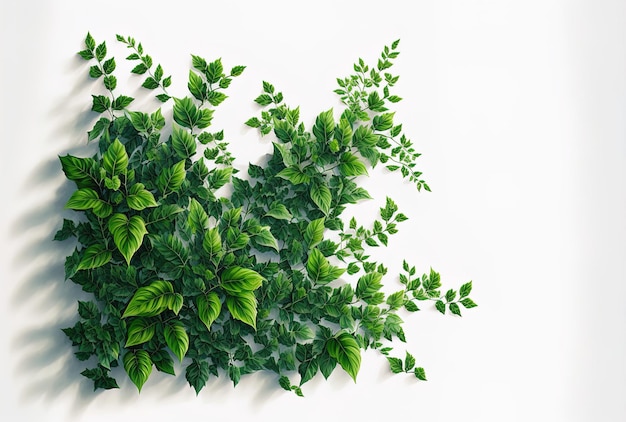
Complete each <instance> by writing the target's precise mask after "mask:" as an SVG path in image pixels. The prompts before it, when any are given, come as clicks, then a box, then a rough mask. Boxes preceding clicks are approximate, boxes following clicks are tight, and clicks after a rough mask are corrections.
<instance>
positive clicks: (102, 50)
mask: <svg viewBox="0 0 626 422" xmlns="http://www.w3.org/2000/svg"><path fill="white" fill-rule="evenodd" d="M106 55H107V45H106V43H105V42H102V43H101V44H100V45H98V46H97V47H96V60H98V61H99V62H101V61H102V60H104V57H105V56H106Z"/></svg>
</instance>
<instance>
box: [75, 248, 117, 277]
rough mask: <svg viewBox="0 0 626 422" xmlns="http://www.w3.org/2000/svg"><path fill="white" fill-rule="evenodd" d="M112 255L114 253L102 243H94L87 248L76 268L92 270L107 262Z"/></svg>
mask: <svg viewBox="0 0 626 422" xmlns="http://www.w3.org/2000/svg"><path fill="white" fill-rule="evenodd" d="M111 257H112V253H111V251H109V250H106V249H105V247H104V246H102V245H92V246H90V247H88V248H87V249H85V252H83V254H82V259H81V260H80V262H79V263H78V267H76V270H77V271H78V270H90V269H93V268H98V267H101V266H103V265H105V264H107V263H108V262H109V261H110V260H111Z"/></svg>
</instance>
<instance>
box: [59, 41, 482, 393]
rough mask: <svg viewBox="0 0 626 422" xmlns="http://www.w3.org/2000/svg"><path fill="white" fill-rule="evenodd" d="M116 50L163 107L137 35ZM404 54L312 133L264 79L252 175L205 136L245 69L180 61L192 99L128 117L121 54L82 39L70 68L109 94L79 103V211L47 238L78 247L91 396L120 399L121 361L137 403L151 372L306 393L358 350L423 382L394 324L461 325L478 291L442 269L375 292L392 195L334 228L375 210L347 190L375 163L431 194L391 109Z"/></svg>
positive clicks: (160, 72)
mask: <svg viewBox="0 0 626 422" xmlns="http://www.w3.org/2000/svg"><path fill="white" fill-rule="evenodd" d="M116 39H117V41H118V42H119V43H121V44H122V45H123V46H125V48H126V49H128V50H130V51H128V52H127V53H126V54H125V57H126V59H127V60H129V61H131V62H132V66H131V71H130V72H131V74H132V75H133V76H132V78H131V80H134V79H137V80H136V81H135V83H136V85H137V86H141V87H142V88H145V89H146V90H155V93H154V94H151V95H155V96H156V98H157V99H158V100H159V101H160V102H162V103H167V102H168V101H169V99H170V98H172V97H171V95H170V94H169V93H168V91H167V89H168V88H169V87H170V85H171V84H172V77H171V76H166V74H165V71H164V67H163V66H162V65H161V64H160V63H158V62H157V60H156V59H153V57H152V56H151V55H150V54H148V52H147V51H146V50H145V49H144V46H143V45H142V44H141V43H140V42H138V41H137V40H135V39H134V38H133V37H130V36H121V35H117V36H116ZM397 46H398V42H397V41H396V42H394V43H392V44H391V45H390V46H386V47H385V48H384V49H383V51H382V53H381V55H380V57H379V59H378V60H377V61H375V62H374V63H373V64H372V65H369V64H367V63H365V61H364V60H362V59H359V60H358V62H357V63H355V64H354V67H353V69H354V73H353V74H352V75H350V76H348V77H345V78H338V79H337V83H338V85H339V88H338V89H336V90H335V92H336V93H337V94H338V95H339V98H340V100H341V102H342V107H341V110H338V109H337V108H335V110H333V109H328V110H326V111H323V112H321V113H319V114H318V115H317V116H316V117H315V118H314V119H313V121H312V122H306V121H301V120H300V108H299V107H290V106H288V105H287V104H285V103H284V102H283V100H284V97H283V93H282V92H280V91H279V90H278V89H277V86H275V85H274V84H272V83H270V82H268V81H263V82H262V84H261V89H262V90H261V92H260V93H257V94H256V97H255V96H253V97H251V98H254V100H253V101H254V102H255V103H256V104H257V105H258V106H259V107H260V108H261V110H260V112H259V114H257V116H254V117H250V118H248V119H247V120H246V121H245V124H246V125H247V126H249V127H252V128H256V129H257V130H258V131H259V134H260V135H261V136H268V137H270V138H272V139H270V142H271V146H272V147H273V150H272V153H271V154H269V155H268V156H267V157H266V158H264V159H263V160H261V161H260V163H258V164H249V166H248V169H247V170H248V171H247V175H246V174H245V173H246V172H245V171H244V172H239V168H235V167H234V166H233V161H234V159H235V157H234V156H233V155H232V153H231V152H230V150H229V144H228V142H229V141H228V139H229V136H228V134H225V132H224V131H223V130H219V129H218V130H213V129H212V128H210V126H211V125H212V123H213V115H214V113H215V111H216V108H218V107H219V106H221V104H222V103H223V102H224V101H227V99H228V95H227V93H226V90H227V89H230V86H231V84H232V82H233V80H234V79H235V78H236V77H237V76H239V75H241V74H242V73H243V71H244V69H245V66H240V65H239V66H232V67H225V65H224V63H222V60H221V59H216V60H212V61H211V60H206V59H204V58H202V57H200V56H198V55H191V58H190V61H191V67H192V68H191V69H190V71H189V74H188V78H187V80H186V81H183V82H182V83H183V85H184V84H185V83H186V85H187V89H188V91H189V96H184V95H183V96H181V97H176V98H174V99H173V101H172V102H169V104H171V106H170V107H171V108H167V107H166V105H168V104H162V106H163V109H161V108H158V107H154V105H153V104H152V105H147V106H142V107H138V108H141V109H134V105H135V104H136V103H135V99H134V98H133V97H130V96H127V95H120V94H119V93H118V92H117V90H118V88H119V87H118V82H119V85H121V84H122V81H124V82H126V78H119V81H118V77H117V76H116V72H117V71H118V66H117V64H118V63H119V62H118V61H116V58H115V57H113V56H112V55H111V54H110V53H111V52H113V51H114V48H110V47H112V46H111V45H109V46H107V44H106V43H105V42H97V41H96V40H95V39H94V38H93V37H92V36H91V34H87V36H86V38H85V45H84V48H83V49H82V50H81V51H79V52H78V54H79V56H80V57H81V58H82V59H84V60H85V61H87V62H88V63H87V64H86V67H85V72H86V73H88V74H89V76H90V77H91V78H92V79H93V81H94V83H98V84H101V85H102V86H103V88H104V91H102V90H101V91H100V92H99V94H98V95H92V98H91V100H90V101H91V109H92V111H94V112H96V113H100V114H101V115H100V116H97V117H96V122H95V124H94V126H93V127H92V128H91V130H90V131H89V132H88V133H87V141H88V142H92V146H93V149H92V150H91V153H90V154H91V155H89V156H86V157H77V156H74V155H69V154H67V155H62V156H59V160H60V163H61V168H62V170H63V172H64V174H65V175H66V177H67V178H68V180H70V181H72V182H73V185H75V190H74V191H72V193H71V194H70V195H69V199H67V203H66V208H67V209H71V210H74V211H77V212H79V213H82V214H83V215H82V217H81V218H78V219H76V220H74V219H71V218H65V219H63V225H62V227H61V228H60V230H59V231H58V232H57V233H56V234H55V236H54V239H55V240H58V241H66V240H70V239H73V240H74V241H75V242H76V243H77V247H76V248H74V250H73V252H72V253H71V254H70V255H69V256H68V257H67V259H66V261H65V276H66V278H67V279H70V280H72V281H73V282H74V283H76V284H78V285H79V286H81V288H82V289H83V290H84V292H85V293H86V294H89V295H93V300H89V301H79V302H78V316H79V320H78V322H77V323H76V324H75V325H74V326H73V327H69V328H65V329H63V331H64V333H65V334H66V336H67V337H68V339H69V340H70V341H71V343H72V345H73V346H74V347H75V354H76V357H77V358H78V359H79V360H80V361H86V362H93V364H94V365H95V366H94V367H91V368H87V369H85V370H84V371H82V372H81V373H82V374H83V375H84V376H85V377H87V378H89V379H90V380H92V381H93V383H94V388H104V389H110V388H118V384H117V382H116V380H115V379H114V378H112V377H111V376H110V373H111V368H113V367H115V366H116V365H119V364H120V360H121V363H122V365H123V368H124V370H125V372H126V373H127V375H128V377H129V378H130V379H131V381H132V382H133V383H134V384H135V386H136V387H137V389H138V390H139V391H141V389H142V388H143V386H144V384H145V383H146V382H147V380H148V379H149V377H150V374H151V371H152V368H153V367H154V368H156V369H157V370H158V371H161V372H164V373H167V374H171V375H175V371H174V359H177V360H178V361H180V362H181V364H182V367H183V368H184V370H185V378H186V380H187V382H188V383H189V385H190V386H191V387H192V388H193V389H194V390H195V391H196V394H198V393H199V392H200V391H201V390H202V388H204V387H205V385H206V384H207V382H209V378H210V376H214V377H218V376H227V377H228V378H229V379H230V380H231V381H232V383H233V385H234V386H236V385H237V384H238V383H239V382H240V381H241V380H242V379H243V378H244V377H245V376H246V375H247V374H250V373H253V372H256V371H270V372H273V373H274V374H275V378H276V379H277V382H278V385H279V386H280V387H282V388H283V389H285V390H288V391H291V392H293V393H295V394H296V395H298V396H302V395H304V392H303V385H304V384H305V383H307V382H308V381H310V380H311V379H313V378H314V377H316V376H319V375H318V374H319V373H321V374H322V375H321V376H323V377H324V378H327V379H328V378H329V377H330V376H331V375H332V373H333V372H334V370H335V369H336V368H338V367H340V368H342V369H343V370H344V371H345V372H346V373H347V374H348V375H349V376H350V377H351V378H352V379H353V380H355V381H356V378H357V375H358V372H359V370H360V366H361V351H362V350H367V349H374V350H378V351H379V352H380V353H381V354H382V355H383V356H385V357H386V358H387V360H388V362H389V365H390V370H391V371H392V372H396V373H410V374H412V376H414V377H415V378H417V379H419V380H426V374H425V371H424V369H423V368H422V367H419V366H417V362H416V359H415V358H414V357H413V355H412V354H410V353H409V352H408V351H407V352H405V355H403V356H402V357H394V356H392V355H391V352H392V351H393V345H394V344H395V342H396V341H397V340H399V341H401V342H406V341H407V339H406V338H405V333H404V330H403V323H404V322H403V317H402V318H401V314H403V313H406V314H408V313H415V312H417V311H419V310H420V309H421V308H423V306H422V304H423V303H430V304H432V306H434V308H435V309H437V310H439V311H440V312H441V313H449V314H453V315H457V316H460V315H461V313H462V311H463V310H465V309H471V308H473V307H475V306H476V303H475V302H474V301H473V300H472V299H471V298H470V297H469V295H470V293H471V292H472V282H468V283H466V284H463V285H462V286H461V287H460V288H459V289H458V290H455V289H450V288H446V289H444V288H443V287H442V282H441V277H440V275H439V273H437V272H436V271H434V270H432V269H431V270H430V271H429V272H427V273H426V274H423V275H418V273H417V268H416V267H415V266H411V265H409V264H408V263H407V262H406V261H404V262H403V265H402V270H403V272H402V273H401V274H400V275H399V277H397V281H399V287H393V288H390V289H389V288H386V286H385V285H384V283H383V282H384V281H385V282H386V281H387V280H388V279H389V280H392V281H393V280H394V279H396V277H394V275H393V274H391V273H392V271H391V269H390V268H388V267H387V263H385V262H379V261H376V260H375V259H376V258H375V255H376V254H375V253H374V252H375V249H376V248H380V247H386V246H388V245H391V244H392V236H393V235H394V234H396V233H397V232H398V225H399V224H400V223H402V222H404V221H406V220H407V216H406V215H405V214H403V213H401V212H399V209H398V205H397V204H396V203H395V202H394V201H393V200H392V199H391V198H389V197H388V198H386V200H385V201H384V204H383V206H382V207H381V208H379V216H378V217H376V218H375V219H374V220H373V221H370V222H365V223H362V224H360V223H359V222H357V221H356V219H355V218H346V217H345V215H344V212H346V211H347V210H348V209H349V208H348V207H347V206H348V204H356V206H357V207H361V206H373V207H378V206H380V205H373V204H374V203H373V202H367V203H365V202H363V201H364V200H370V201H378V200H377V199H376V198H372V197H371V196H370V194H369V193H368V192H367V191H366V190H365V189H363V188H362V187H360V186H359V185H358V183H359V181H360V180H361V179H362V177H366V176H368V174H369V173H370V171H369V170H370V169H371V168H373V167H374V166H376V165H378V164H379V163H381V164H382V165H383V166H384V167H385V168H386V169H387V170H389V171H390V172H398V173H399V174H400V175H401V176H402V177H403V178H406V179H408V180H409V181H410V182H412V183H413V184H414V185H415V186H416V187H417V189H418V190H420V189H422V188H424V189H425V190H429V189H430V188H429V187H428V185H427V184H426V183H425V182H424V181H423V180H422V178H421V172H419V171H418V170H417V169H416V159H417V158H418V157H419V155H420V154H419V153H418V152H417V151H416V150H415V147H414V145H413V143H412V142H411V141H410V140H409V139H408V137H407V136H406V135H405V134H404V133H403V126H402V124H401V123H400V122H397V121H396V119H395V114H394V113H395V112H394V111H393V110H390V108H391V107H392V106H393V104H395V103H397V102H398V101H400V100H401V98H400V97H399V96H397V95H394V93H393V92H392V90H393V88H394V86H395V84H396V82H397V81H398V76H397V75H393V74H392V73H389V72H390V70H389V69H390V68H391V67H392V66H393V63H394V60H395V58H397V56H398V54H399V53H398V51H397ZM229 68H230V72H229V71H228V70H227V69H229ZM140 91H141V90H140ZM103 92H106V94H102V93H103ZM142 104H145V103H144V102H142ZM244 120H245V119H242V122H243V121H244ZM94 151H95V153H94ZM365 204H367V205H365ZM374 209H375V208H374ZM418 305H419V306H418ZM292 374H294V375H295V376H296V377H299V380H298V381H297V382H295V383H294V382H292V381H291V380H290V376H291V375H292Z"/></svg>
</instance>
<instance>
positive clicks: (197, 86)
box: [187, 69, 206, 101]
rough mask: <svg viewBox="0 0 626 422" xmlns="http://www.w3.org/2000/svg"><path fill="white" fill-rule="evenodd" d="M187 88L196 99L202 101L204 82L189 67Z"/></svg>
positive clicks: (204, 88) (204, 90)
mask: <svg viewBox="0 0 626 422" xmlns="http://www.w3.org/2000/svg"><path fill="white" fill-rule="evenodd" d="M187 88H189V92H191V95H193V96H194V97H196V98H197V99H198V100H200V101H203V100H204V99H205V93H206V84H205V83H204V82H203V81H202V78H201V77H200V76H199V75H198V74H197V73H196V72H194V71H193V70H191V69H189V82H188V83H187Z"/></svg>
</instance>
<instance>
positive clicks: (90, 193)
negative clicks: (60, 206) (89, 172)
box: [65, 188, 101, 210]
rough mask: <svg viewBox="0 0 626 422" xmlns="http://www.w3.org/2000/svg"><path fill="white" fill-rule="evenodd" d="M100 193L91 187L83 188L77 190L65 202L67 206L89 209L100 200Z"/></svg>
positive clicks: (76, 208)
mask: <svg viewBox="0 0 626 422" xmlns="http://www.w3.org/2000/svg"><path fill="white" fill-rule="evenodd" d="M100 201H101V200H100V197H99V196H98V193H97V192H96V191H95V190H93V189H91V188H82V189H78V190H77V191H75V192H74V193H73V194H72V196H71V197H70V199H69V200H68V201H67V204H65V208H70V209H73V210H89V209H92V208H93V207H95V206H96V205H98V203H99V202H100Z"/></svg>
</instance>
